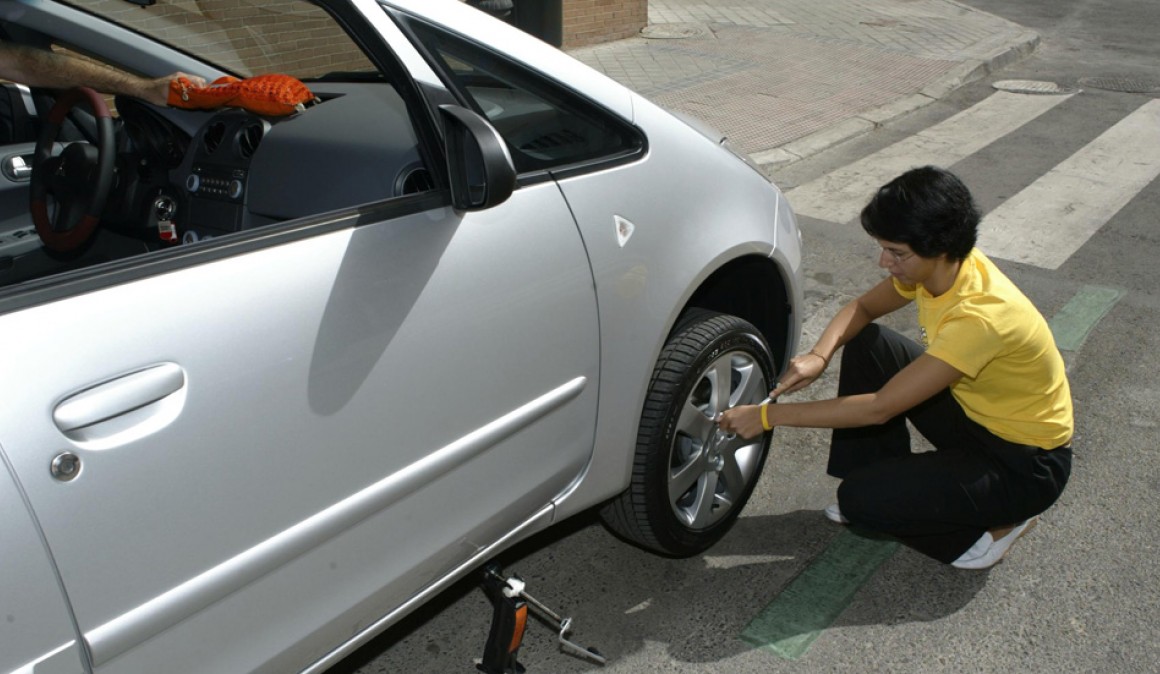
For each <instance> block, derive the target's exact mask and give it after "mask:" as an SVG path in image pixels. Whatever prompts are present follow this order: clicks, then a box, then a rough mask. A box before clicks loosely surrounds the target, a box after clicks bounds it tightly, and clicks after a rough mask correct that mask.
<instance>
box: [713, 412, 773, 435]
mask: <svg viewBox="0 0 1160 674" xmlns="http://www.w3.org/2000/svg"><path fill="white" fill-rule="evenodd" d="M761 407H762V406H761V405H738V406H737V407H734V408H733V409H729V410H725V411H724V412H722V413H721V416H720V417H718V418H717V425H718V426H720V428H721V430H723V431H725V432H726V433H736V434H737V435H740V436H741V437H743V438H745V439H746V440H748V439H750V438H756V437H757V436H759V435H761V434H762V433H763V432H764V431H765V429H764V428H763V427H762V426H761ZM768 412H769V411H768V410H766V413H767V414H768Z"/></svg>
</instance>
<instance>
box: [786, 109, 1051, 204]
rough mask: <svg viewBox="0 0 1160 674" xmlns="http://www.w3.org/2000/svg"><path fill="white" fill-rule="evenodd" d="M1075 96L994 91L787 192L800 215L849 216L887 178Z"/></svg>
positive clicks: (983, 140) (972, 148) (942, 162)
mask: <svg viewBox="0 0 1160 674" xmlns="http://www.w3.org/2000/svg"><path fill="white" fill-rule="evenodd" d="M1070 97H1071V96H1027V95H1023V94H1013V93H1009V92H1002V91H1001V92H999V93H996V94H992V95H991V96H989V97H988V98H986V99H985V100H983V101H982V102H980V103H978V104H977V105H975V106H973V107H971V108H968V109H966V110H964V111H962V112H960V113H959V114H957V115H955V116H954V117H951V118H950V119H947V120H946V121H944V122H941V123H939V124H936V125H934V126H932V127H930V128H929V129H925V130H923V131H920V132H919V133H917V134H915V135H913V136H911V137H909V138H907V139H905V140H901V141H899V142H897V143H895V144H894V145H891V146H890V147H887V148H885V149H883V150H880V151H878V152H875V153H874V154H872V155H870V156H868V157H865V158H863V159H861V160H859V161H857V162H854V163H853V164H850V165H848V166H846V167H844V168H842V169H839V170H837V171H834V172H832V173H829V174H827V175H824V176H822V177H820V178H818V179H816V180H813V181H811V182H808V183H806V184H805V185H802V186H801V187H797V188H794V189H792V190H790V191H788V192H787V193H786V197H787V198H788V199H789V202H790V204H791V205H792V206H793V207H794V210H795V211H797V213H798V214H800V215H807V216H809V217H812V218H819V219H822V220H829V221H831V222H848V221H849V220H851V219H853V218H854V217H856V216H857V215H858V213H859V212H860V211H861V210H862V207H863V206H865V205H866V202H867V201H868V200H869V199H870V197H871V196H873V194H874V190H876V189H878V187H879V186H881V185H882V184H883V183H885V182H887V181H889V180H890V179H891V178H893V177H895V176H897V175H898V174H900V173H903V172H904V171H906V170H908V169H911V168H914V167H915V166H925V165H927V164H934V165H936V166H950V165H951V164H954V163H955V162H957V161H959V160H962V159H965V158H967V157H969V156H970V155H972V154H974V153H975V152H978V151H979V150H981V149H983V148H984V147H986V146H988V145H990V144H991V143H993V142H995V141H996V140H999V139H1000V138H1002V137H1003V136H1005V135H1007V134H1008V133H1010V132H1012V131H1014V130H1015V129H1018V128H1019V127H1021V126H1023V125H1024V124H1026V123H1027V122H1029V121H1031V120H1033V119H1035V118H1036V117H1038V116H1039V115H1042V114H1043V113H1045V112H1047V111H1048V110H1050V109H1051V108H1054V107H1055V106H1057V105H1059V104H1060V103H1062V102H1064V101H1065V100H1067V99H1068V98H1070Z"/></svg>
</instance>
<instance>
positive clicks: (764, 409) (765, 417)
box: [761, 403, 773, 431]
mask: <svg viewBox="0 0 1160 674" xmlns="http://www.w3.org/2000/svg"><path fill="white" fill-rule="evenodd" d="M761 427H762V428H764V429H765V430H767V431H772V430H773V426H770V425H769V403H766V404H764V405H762V406H761Z"/></svg>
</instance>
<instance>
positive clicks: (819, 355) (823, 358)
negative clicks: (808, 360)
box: [806, 349, 830, 367]
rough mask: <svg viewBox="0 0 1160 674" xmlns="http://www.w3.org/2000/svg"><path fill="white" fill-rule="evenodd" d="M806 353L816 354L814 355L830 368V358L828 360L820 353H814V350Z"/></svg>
mask: <svg viewBox="0 0 1160 674" xmlns="http://www.w3.org/2000/svg"><path fill="white" fill-rule="evenodd" d="M806 353H812V354H814V355H815V356H817V357H818V358H821V359H822V362H823V363H825V364H826V367H829V366H830V359H829V358H826V357H825V356H823V355H822V354H820V353H818V352H817V351H814V350H813V349H810V350H809V351H807V352H806Z"/></svg>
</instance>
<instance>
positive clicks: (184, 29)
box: [77, 0, 375, 80]
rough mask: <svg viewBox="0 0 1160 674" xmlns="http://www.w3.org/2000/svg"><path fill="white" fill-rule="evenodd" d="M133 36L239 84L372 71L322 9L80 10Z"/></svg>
mask: <svg viewBox="0 0 1160 674" xmlns="http://www.w3.org/2000/svg"><path fill="white" fill-rule="evenodd" d="M77 4H78V6H79V7H81V8H82V9H84V10H85V11H87V12H92V13H94V14H98V15H100V16H102V17H103V18H105V19H108V20H111V21H114V22H116V23H118V24H120V25H122V26H124V27H126V28H129V29H131V30H133V31H136V32H139V33H142V34H144V35H147V36H149V37H150V38H152V39H154V40H156V41H158V42H161V43H165V44H169V45H171V46H175V47H177V48H179V49H183V50H189V51H193V52H195V53H196V55H197V57H198V58H199V59H202V60H204V61H207V62H209V63H211V64H213V65H215V66H217V67H218V68H220V69H222V70H225V71H226V72H229V73H232V74H234V75H236V76H237V77H252V76H254V75H259V74H262V73H283V74H286V75H293V76H294V77H297V78H298V79H301V80H307V79H316V78H321V77H326V76H332V75H333V74H334V73H352V72H358V73H374V72H375V68H374V67H373V66H372V65H371V63H370V61H369V60H368V59H367V58H366V56H365V55H364V54H363V53H362V51H361V50H360V49H359V48H358V47H357V46H356V45H355V44H354V42H352V41H351V39H350V37H349V36H348V35H347V34H346V33H345V32H344V31H343V30H342V29H341V28H340V27H339V26H338V25H336V24H335V23H334V21H333V20H332V19H331V18H330V16H329V15H327V13H326V12H325V11H324V10H323V9H322V8H320V7H317V6H315V5H312V4H310V3H309V2H301V1H296V2H277V3H273V2H269V0H230V2H209V3H206V2H195V1H191V0H175V1H171V2H163V3H156V4H154V3H149V5H148V6H147V8H146V9H145V10H142V8H141V7H139V6H138V5H137V4H134V3H132V2H125V0H87V1H86V2H84V3H77Z"/></svg>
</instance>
